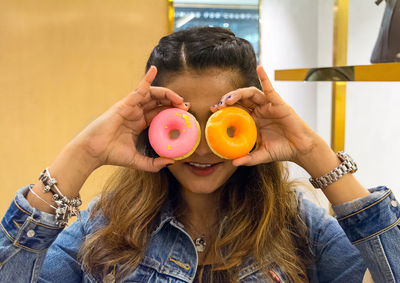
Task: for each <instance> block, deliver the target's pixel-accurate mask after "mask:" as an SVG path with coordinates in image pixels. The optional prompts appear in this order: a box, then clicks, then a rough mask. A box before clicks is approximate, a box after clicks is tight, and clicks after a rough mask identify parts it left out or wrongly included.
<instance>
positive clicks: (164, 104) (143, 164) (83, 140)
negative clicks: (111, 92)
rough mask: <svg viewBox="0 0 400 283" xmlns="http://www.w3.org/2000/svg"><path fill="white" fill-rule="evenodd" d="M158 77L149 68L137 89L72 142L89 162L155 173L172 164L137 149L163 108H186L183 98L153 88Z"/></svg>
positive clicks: (153, 68)
mask: <svg viewBox="0 0 400 283" xmlns="http://www.w3.org/2000/svg"><path fill="white" fill-rule="evenodd" d="M156 74H157V69H156V67H154V66H152V67H151V68H150V69H149V71H148V72H147V73H146V75H145V77H144V79H143V80H142V81H141V82H140V84H139V86H138V88H137V89H136V90H135V91H133V92H132V93H130V94H129V95H128V96H126V97H125V98H123V99H122V100H121V101H119V102H117V103H116V104H115V105H113V106H112V107H111V108H110V109H109V110H108V111H106V112H105V113H104V114H102V115H101V116H100V117H98V118H97V119H96V120H95V121H93V122H92V123H91V124H90V125H89V126H88V127H87V128H86V129H85V130H84V131H83V132H81V133H80V134H79V135H78V136H77V137H76V138H75V139H74V140H73V141H72V143H74V144H77V145H79V147H80V148H81V149H83V152H85V153H86V154H87V156H88V158H89V159H90V160H92V162H94V163H97V164H95V166H94V167H96V168H97V167H99V166H101V165H105V164H109V165H119V166H124V167H131V168H137V169H141V170H145V171H151V172H157V171H159V170H160V169H162V168H163V167H165V166H166V165H168V164H171V163H173V162H174V160H172V159H168V158H162V157H159V158H150V157H147V156H144V155H142V154H141V153H140V152H139V151H138V150H137V148H136V145H137V141H138V136H139V134H140V133H141V132H142V131H143V130H144V129H145V128H147V127H148V126H149V124H150V122H151V120H152V119H153V118H154V117H155V116H156V115H157V114H158V113H159V112H160V111H161V110H163V109H165V108H168V107H177V108H181V109H184V110H187V109H188V106H187V105H188V104H186V105H185V103H184V102H183V98H182V97H181V96H179V95H178V94H176V93H174V92H173V91H172V90H169V89H167V88H163V87H152V86H151V83H152V82H153V80H154V78H155V76H156Z"/></svg>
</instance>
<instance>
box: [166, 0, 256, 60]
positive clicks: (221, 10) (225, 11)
mask: <svg viewBox="0 0 400 283" xmlns="http://www.w3.org/2000/svg"><path fill="white" fill-rule="evenodd" d="M173 5H174V31H178V30H182V29H186V28H190V27H194V26H215V27H224V28H229V29H230V30H232V31H233V32H234V33H235V34H236V36H238V37H242V38H244V39H246V40H248V41H249V42H250V43H251V44H252V45H253V48H254V51H255V52H256V55H257V60H258V58H259V53H260V34H259V10H258V0H257V1H254V0H252V1H232V0H231V1H222V0H220V1H201V0H197V1H189V0H187V1H174V4H173Z"/></svg>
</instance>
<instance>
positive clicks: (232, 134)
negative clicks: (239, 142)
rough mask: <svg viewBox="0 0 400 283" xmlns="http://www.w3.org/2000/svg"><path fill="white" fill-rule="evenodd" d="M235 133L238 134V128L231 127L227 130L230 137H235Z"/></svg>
mask: <svg viewBox="0 0 400 283" xmlns="http://www.w3.org/2000/svg"><path fill="white" fill-rule="evenodd" d="M235 132H236V127H235V126H230V127H228V128H227V129H226V134H227V135H228V137H230V138H233V137H234V136H235Z"/></svg>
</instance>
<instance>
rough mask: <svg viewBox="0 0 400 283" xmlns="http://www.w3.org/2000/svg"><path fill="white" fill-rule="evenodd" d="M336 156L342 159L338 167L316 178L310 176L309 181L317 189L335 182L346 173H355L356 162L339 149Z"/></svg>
mask: <svg viewBox="0 0 400 283" xmlns="http://www.w3.org/2000/svg"><path fill="white" fill-rule="evenodd" d="M337 156H338V157H339V159H340V160H341V161H342V163H340V165H339V166H338V167H336V168H335V169H333V170H332V171H330V172H328V173H326V174H325V175H323V176H321V177H318V178H315V179H314V178H310V183H311V184H312V185H313V186H314V187H315V188H317V189H323V188H325V187H327V186H329V185H330V184H332V183H334V182H336V181H337V180H339V179H340V178H342V177H343V176H344V175H346V174H347V173H355V172H356V171H357V164H356V163H355V162H354V161H353V159H352V158H351V157H350V155H348V154H347V153H345V152H344V151H339V152H338V153H337Z"/></svg>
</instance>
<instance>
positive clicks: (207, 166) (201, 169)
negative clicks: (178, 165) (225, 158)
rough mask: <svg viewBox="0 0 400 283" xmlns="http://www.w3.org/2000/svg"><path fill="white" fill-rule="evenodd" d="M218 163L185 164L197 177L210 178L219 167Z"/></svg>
mask: <svg viewBox="0 0 400 283" xmlns="http://www.w3.org/2000/svg"><path fill="white" fill-rule="evenodd" d="M219 164H222V162H218V163H197V162H185V165H186V166H187V167H188V168H189V170H190V171H191V172H192V173H193V174H194V175H197V176H201V177H204V176H208V175H211V174H212V173H213V172H214V171H215V170H216V169H217V167H218V165H219Z"/></svg>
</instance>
